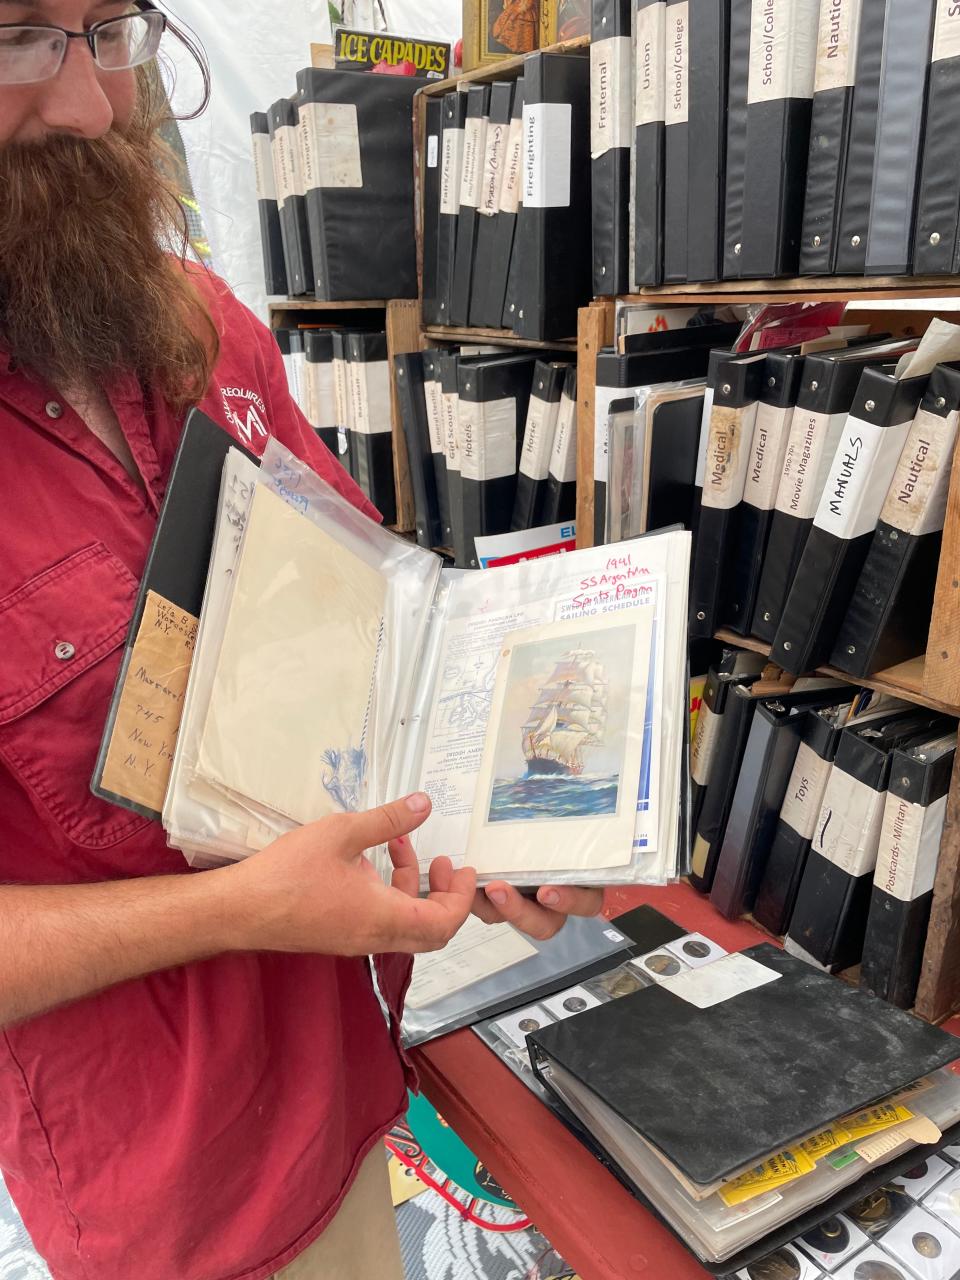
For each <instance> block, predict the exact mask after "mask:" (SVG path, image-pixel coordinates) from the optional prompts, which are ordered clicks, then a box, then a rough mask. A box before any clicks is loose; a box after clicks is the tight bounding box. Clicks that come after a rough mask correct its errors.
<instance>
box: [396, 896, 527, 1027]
mask: <svg viewBox="0 0 960 1280" xmlns="http://www.w3.org/2000/svg"><path fill="white" fill-rule="evenodd" d="M536 954H537V949H536V947H534V946H532V945H531V944H530V943H529V942H527V940H526V938H524V937H522V936H521V935H520V934H519V933H517V931H516V929H512V928H511V927H510V925H508V924H493V925H490V924H484V923H483V921H482V920H478V919H477V917H476V916H467V921H466V924H464V925H463V927H462V928H461V929H460V932H459V933H458V934H457V935H456V936H455V937H454V938H452V939H451V941H450V942H448V943H447V945H446V946H445V947H444V948H443V950H442V951H432V952H429V953H428V954H425V955H419V956H417V957H416V958H415V960H414V962H413V981H412V982H411V983H410V990H409V991H408V992H407V1001H406V1002H407V1004H408V1005H409V1007H410V1008H411V1009H422V1008H423V1006H424V1005H426V1004H432V1003H433V1001H434V1000H440V999H441V998H442V997H443V996H450V995H453V994H454V993H455V992H457V991H462V990H463V988H464V987H469V986H472V985H473V983H475V982H480V981H481V980H482V979H483V978H489V977H491V976H492V975H493V974H495V973H500V972H501V971H502V970H503V969H509V968H510V966H511V965H514V964H518V963H519V962H520V961H521V960H527V959H529V958H530V956H535V955H536Z"/></svg>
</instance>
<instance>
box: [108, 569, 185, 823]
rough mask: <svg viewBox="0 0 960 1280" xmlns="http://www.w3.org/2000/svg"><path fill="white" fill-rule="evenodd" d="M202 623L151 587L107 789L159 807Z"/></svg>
mask: <svg viewBox="0 0 960 1280" xmlns="http://www.w3.org/2000/svg"><path fill="white" fill-rule="evenodd" d="M197 625H198V624H197V619H196V618H195V617H193V615H192V614H189V613H187V612H186V610H184V609H181V608H180V607H179V606H178V605H175V604H171V603H170V601H169V600H164V598H163V597H162V596H159V595H157V594H156V593H155V592H153V591H148V592H147V600H146V604H145V606H144V610H143V617H142V619H141V621H140V629H139V631H138V632H137V639H136V641H135V643H134V646H133V652H132V654H131V657H130V665H129V667H128V668H127V674H126V678H125V680H124V683H123V691H122V692H121V694H120V702H119V705H118V707H117V718H116V723H115V724H114V728H113V736H112V737H111V739H110V747H109V750H108V752H107V760H106V764H105V766H104V770H103V786H104V788H105V789H107V790H108V791H113V792H114V793H115V794H116V795H120V796H123V797H124V798H125V799H127V800H132V801H133V802H134V803H135V804H140V805H143V806H144V807H145V808H147V809H153V810H156V811H158V812H159V811H160V810H161V809H162V808H163V800H164V796H165V795H166V792H167V784H168V782H169V781H170V768H171V765H172V764H173V750H174V746H175V745H176V741H177V731H178V729H179V728H180V717H181V715H182V713H183V699H184V695H185V693H186V689H187V678H188V677H189V675H190V663H191V662H192V661H193V651H194V647H195V645H196V641H197Z"/></svg>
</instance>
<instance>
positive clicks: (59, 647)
mask: <svg viewBox="0 0 960 1280" xmlns="http://www.w3.org/2000/svg"><path fill="white" fill-rule="evenodd" d="M136 594H137V582H136V579H135V578H134V577H133V575H132V574H131V573H130V571H129V570H128V569H127V567H126V566H125V565H124V564H123V563H122V561H120V560H119V559H118V558H117V557H116V556H115V555H114V554H113V553H112V552H111V551H109V550H108V549H107V547H105V546H104V545H103V543H101V542H95V543H92V544H91V545H90V546H87V547H84V548H82V549H81V550H80V551H77V552H74V554H73V555H70V556H67V557H66V559H64V560H61V561H60V562H59V563H58V564H55V565H53V566H52V568H50V569H46V570H45V571H44V572H43V573H40V574H37V576H36V577H34V578H31V579H30V580H29V581H28V582H25V583H24V584H23V585H22V586H20V587H18V588H17V589H16V590H15V591H12V592H11V593H10V594H9V595H7V596H4V597H3V598H2V599H0V759H2V760H3V762H4V763H5V764H6V766H7V768H8V769H9V770H10V772H11V774H12V775H13V776H14V777H15V778H16V780H17V781H18V782H19V784H20V785H21V786H22V787H23V788H24V789H25V790H26V791H27V792H28V793H29V795H30V796H31V798H32V800H33V803H34V806H35V807H36V808H37V809H38V811H39V812H40V813H41V815H42V816H44V817H46V818H47V819H48V820H49V821H51V822H52V824H53V825H54V827H55V828H56V829H58V830H59V831H62V832H63V833H64V834H65V835H67V836H68V837H69V839H70V840H71V841H73V842H74V843H75V844H78V845H81V846H83V847H85V848H88V849H106V848H108V847H109V846H111V845H114V844H116V843H117V842H119V841H121V840H125V839H127V838H128V837H129V836H130V835H132V834H133V833H134V832H136V831H138V830H140V829H141V828H143V827H145V826H146V825H147V819H145V818H142V817H140V816H139V815H137V814H133V813H130V812H129V811H128V810H126V809H121V808H119V807H117V806H116V805H113V804H109V803H107V802H106V801H104V800H100V799H98V798H97V797H96V796H94V795H93V793H92V792H91V790H90V781H91V778H92V776H93V770H94V765H95V764H96V759H97V752H98V750H99V747H100V739H101V736H102V733H103V726H104V722H105V720H106V717H107V712H108V710H109V707H110V700H111V697H112V694H113V687H114V682H115V680H116V677H117V672H118V670H119V666H120V657H121V652H122V646H123V642H124V639H125V637H126V634H127V630H128V628H129V626H130V619H131V617H132V614H133V607H134V602H135V599H136Z"/></svg>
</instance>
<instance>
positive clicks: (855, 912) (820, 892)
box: [788, 710, 954, 970]
mask: <svg viewBox="0 0 960 1280" xmlns="http://www.w3.org/2000/svg"><path fill="white" fill-rule="evenodd" d="M953 727H954V726H953V725H952V724H949V723H948V722H947V720H946V718H945V717H943V716H938V715H937V714H936V713H935V712H933V711H921V710H917V711H914V712H906V713H904V712H898V713H894V714H893V715H892V716H890V717H889V718H886V719H877V720H872V721H871V722H870V724H868V725H866V726H862V727H850V728H848V729H845V730H844V732H843V735H842V737H841V739H840V745H839V747H838V748H837V758H836V760H835V762H834V766H833V769H832V771H831V773H830V779H829V781H828V782H827V789H826V792H825V793H824V797H823V803H822V805H821V807H820V813H819V815H818V817H817V827H816V831H815V832H814V838H813V845H812V847H811V849H810V853H809V856H808V857H807V863H806V866H805V867H804V872H803V879H802V880H801V882H800V891H799V893H798V894H797V903H796V906H795V907H794V911H793V916H792V918H791V920H790V929H789V934H788V936H789V937H790V938H791V939H792V940H793V941H794V942H795V943H796V944H797V945H798V946H800V947H802V948H803V950H804V951H805V952H806V953H807V954H808V955H809V956H812V958H813V959H814V960H816V961H817V962H818V963H819V964H822V965H824V966H825V967H827V968H828V969H831V970H838V969H848V968H850V966H851V965H855V964H857V963H858V962H859V960H860V956H861V953H862V951H863V939H864V933H865V931H866V926H867V913H868V911H869V908H870V894H871V889H872V887H873V873H874V869H875V867H876V862H877V853H878V850H879V842H880V826H881V821H882V818H883V801H884V793H885V792H886V789H887V780H888V778H889V776H890V764H891V760H892V752H893V751H894V749H895V748H897V747H902V746H904V745H906V746H913V745H914V744H915V743H917V742H920V741H923V740H925V739H927V738H929V737H933V736H935V735H937V734H940V733H946V732H948V731H949V730H950V729H952V728H953Z"/></svg>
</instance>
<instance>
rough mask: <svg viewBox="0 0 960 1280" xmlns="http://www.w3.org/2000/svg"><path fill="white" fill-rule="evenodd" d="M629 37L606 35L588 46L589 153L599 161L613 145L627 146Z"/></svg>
mask: <svg viewBox="0 0 960 1280" xmlns="http://www.w3.org/2000/svg"><path fill="white" fill-rule="evenodd" d="M632 53H633V49H632V45H631V41H630V37H629V36H610V37H608V38H607V39H606V40H597V41H596V42H595V43H593V44H591V46H590V154H591V156H592V157H593V159H594V160H599V158H600V157H601V156H605V155H606V154H607V152H608V151H612V150H613V149H614V148H615V147H629V146H630V133H631V129H630V116H631V111H630V106H631V103H630V86H631V79H630V63H631V55H632Z"/></svg>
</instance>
